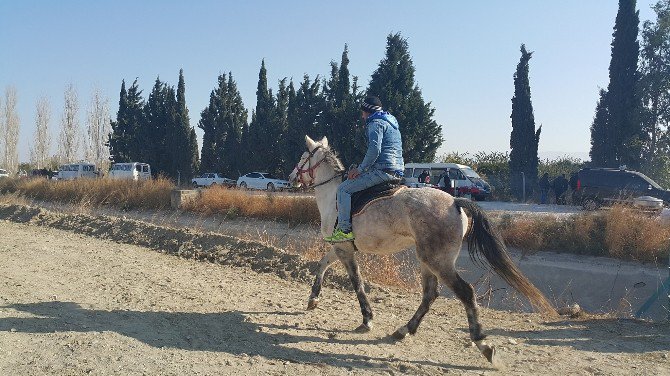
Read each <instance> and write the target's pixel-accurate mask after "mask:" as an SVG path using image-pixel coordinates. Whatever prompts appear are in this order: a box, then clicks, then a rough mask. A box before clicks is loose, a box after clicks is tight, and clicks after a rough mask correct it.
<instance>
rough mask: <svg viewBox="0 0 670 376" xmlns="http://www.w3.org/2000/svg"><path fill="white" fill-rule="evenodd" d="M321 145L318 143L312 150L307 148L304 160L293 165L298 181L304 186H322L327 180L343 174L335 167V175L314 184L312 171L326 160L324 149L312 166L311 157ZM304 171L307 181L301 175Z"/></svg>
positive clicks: (329, 180)
mask: <svg viewBox="0 0 670 376" xmlns="http://www.w3.org/2000/svg"><path fill="white" fill-rule="evenodd" d="M322 147H323V145H321V144H319V145H317V146H316V147H315V148H314V150H312V151H309V150H308V151H307V152H308V153H309V156H308V157H307V158H306V159H305V161H304V162H302V164H301V165H296V166H295V169H296V171H297V174H298V181H299V182H300V184H302V185H304V186H305V187H306V188H316V187H319V186H322V185H324V184H326V183H329V182H331V181H333V180H334V179H335V178H337V177H342V175H344V171H339V172H338V171H337V169H335V175H334V176H333V177H331V178H330V179H328V180H326V181H322V182H321V183H316V184H314V181H315V180H316V177H315V176H314V171H315V170H316V169H317V168H318V167H319V166H320V165H321V163H323V161H325V160H326V158H327V154H326V149H324V155H323V158H321V160H320V161H318V162H317V163H315V164H314V165H313V166H312V157H313V156H314V154H316V151H317V150H319V149H321V148H322ZM308 163H309V165H308V168H307V169H305V168H304V167H305V165H306V164H308ZM304 173H307V174H308V176H309V179H310V181H309V182H307V180H306V179H305V177H304V176H303V174H304Z"/></svg>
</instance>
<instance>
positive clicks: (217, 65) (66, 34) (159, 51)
mask: <svg viewBox="0 0 670 376" xmlns="http://www.w3.org/2000/svg"><path fill="white" fill-rule="evenodd" d="M655 2H656V1H655V0H638V2H637V7H638V9H639V11H640V21H641V22H640V24H642V22H643V21H644V20H649V19H652V20H653V19H654V13H653V11H652V10H651V8H650V7H651V5H652V4H654V3H655ZM617 8H618V2H617V1H615V0H589V1H584V0H564V1H551V2H550V1H537V0H515V1H512V2H510V1H492V0H487V1H477V2H470V1H458V2H457V1H447V0H441V1H440V0H436V1H406V0H405V1H396V0H387V1H374V0H370V1H367V2H360V1H349V0H340V1H337V2H335V1H329V2H326V1H293V0H284V1H253V0H249V1H216V0H203V1H198V0H191V1H188V2H187V1H170V0H163V1H151V0H147V1H127V0H116V1H103V0H100V1H90V0H81V1H74V0H60V1H49V0H43V1H37V0H0V56H2V58H0V93H2V96H1V97H0V98H1V99H0V102H4V92H5V88H6V87H8V86H10V85H11V86H14V87H15V88H16V89H17V93H18V104H17V111H18V115H19V118H20V122H21V129H20V140H19V160H20V161H22V162H24V161H28V160H29V150H30V146H31V143H32V139H33V138H34V136H33V135H34V132H35V104H36V102H37V100H38V99H39V98H40V97H47V98H48V99H49V101H50V103H51V112H52V116H51V123H50V126H51V131H52V138H53V140H54V145H52V147H53V151H54V152H55V150H56V146H55V140H57V139H58V137H57V135H58V132H59V127H60V122H61V116H62V113H63V96H64V92H65V88H66V86H67V85H68V84H70V83H71V84H73V85H74V87H75V89H76V90H77V92H78V98H79V108H80V111H79V117H80V123H81V125H82V127H83V126H84V124H85V118H86V111H87V109H88V107H89V105H90V102H91V97H92V92H93V91H94V90H99V91H100V92H101V93H102V95H103V97H105V98H107V99H108V100H109V107H110V116H111V117H112V118H115V117H116V111H117V110H118V101H119V91H120V87H121V81H122V80H124V79H125V80H126V83H128V84H130V83H132V81H133V80H134V79H136V78H137V79H138V83H139V86H140V88H141V89H143V91H144V97H145V99H146V98H147V97H148V94H149V92H150V91H151V88H152V86H153V83H154V81H155V79H156V78H157V77H160V79H161V80H162V81H165V82H168V83H169V84H171V85H174V86H176V85H177V80H178V75H179V69H183V70H184V77H185V81H186V102H187V106H188V109H189V112H190V119H191V125H192V126H194V127H196V131H197V132H198V135H199V137H202V131H201V130H200V129H197V123H198V120H199V118H200V112H201V111H202V110H203V109H204V108H205V107H206V106H207V104H208V101H209V94H210V92H211V91H212V90H213V89H214V87H215V86H216V84H217V77H218V75H219V74H221V73H227V72H232V75H233V78H234V79H235V80H236V81H237V85H238V88H239V90H240V93H241V94H242V98H243V100H244V103H245V106H246V107H247V108H248V109H249V113H251V109H252V108H254V107H255V105H256V96H255V95H256V94H255V92H256V85H257V83H258V71H259V69H260V65H261V60H262V59H265V64H266V67H267V70H268V75H267V77H268V84H269V86H270V87H271V88H273V89H274V90H273V91H276V88H277V86H278V81H279V80H281V79H282V78H284V77H288V78H289V79H291V78H292V79H293V80H294V82H296V83H297V82H300V81H302V77H303V75H304V74H308V75H309V76H310V77H311V78H312V79H313V78H314V77H316V76H317V75H319V76H320V77H327V76H328V75H329V74H330V65H329V64H330V62H331V61H336V62H338V63H339V62H340V58H341V55H342V51H343V49H344V45H345V44H347V45H348V48H349V59H350V64H349V70H350V72H351V74H352V75H355V76H358V77H359V84H360V86H362V87H367V85H368V83H369V81H370V77H371V75H372V73H373V72H374V70H375V69H376V68H377V66H378V65H379V62H380V61H381V60H382V59H383V58H384V53H385V48H386V37H387V36H388V35H389V34H390V33H396V32H399V33H401V35H402V36H403V37H404V38H406V39H407V41H408V44H409V50H410V54H411V56H412V60H413V63H414V67H415V69H416V73H415V82H416V84H417V85H418V86H419V88H420V89H421V91H422V93H423V98H424V100H425V101H427V102H431V104H432V106H433V107H434V108H435V120H436V121H437V122H438V123H439V124H441V125H442V132H443V136H444V140H445V142H444V144H443V145H442V146H441V147H440V149H439V150H438V155H443V154H445V153H449V152H459V153H470V154H474V153H476V152H479V151H484V152H491V151H502V152H505V151H508V150H509V136H510V132H511V120H510V114H511V111H512V107H511V98H512V96H513V94H514V81H513V75H514V71H515V69H516V65H517V63H518V62H519V58H520V56H521V53H520V46H521V44H522V43H524V44H525V45H526V48H527V49H528V50H529V51H533V52H534V53H533V56H532V59H531V60H530V73H529V78H530V86H531V98H532V103H533V109H534V113H535V121H536V125H537V126H540V125H542V134H541V137H540V144H539V154H540V157H541V158H555V157H558V156H564V155H569V156H575V157H580V158H582V159H587V157H588V151H589V147H590V132H589V127H590V125H591V123H592V121H593V115H594V112H595V106H596V102H597V100H598V91H599V88H606V87H607V84H608V80H609V78H608V67H609V62H610V54H611V45H610V44H611V41H612V32H613V27H614V20H615V17H616V13H617ZM401 130H402V124H401ZM316 136H320V135H316ZM407 162H410V161H407Z"/></svg>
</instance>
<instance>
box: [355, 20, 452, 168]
mask: <svg viewBox="0 0 670 376" xmlns="http://www.w3.org/2000/svg"><path fill="white" fill-rule="evenodd" d="M414 71H415V69H414V65H413V63H412V59H411V57H410V54H409V46H408V44H407V40H406V39H404V38H402V37H401V36H400V33H397V34H390V35H389V36H388V37H387V41H386V56H385V57H384V59H383V60H381V62H380V63H379V67H378V68H377V70H375V72H374V73H373V74H372V79H371V81H370V86H369V87H368V89H367V94H368V95H375V96H377V97H379V99H381V101H382V104H383V105H384V108H385V110H387V111H389V112H391V114H393V115H394V116H395V117H396V118H397V119H398V122H399V123H400V132H401V133H402V140H403V156H404V159H405V161H406V162H428V161H433V160H434V159H435V153H436V152H437V149H438V148H439V147H440V145H442V142H443V138H442V126H441V125H439V124H437V122H436V121H435V120H434V119H433V116H434V114H435V109H434V108H432V107H431V103H430V102H428V103H426V102H424V100H423V98H422V95H421V90H420V89H419V87H418V86H417V85H415V83H414Z"/></svg>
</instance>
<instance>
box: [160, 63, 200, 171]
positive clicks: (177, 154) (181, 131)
mask: <svg viewBox="0 0 670 376" xmlns="http://www.w3.org/2000/svg"><path fill="white" fill-rule="evenodd" d="M176 101H177V102H176V114H175V115H176V119H175V123H174V127H173V128H172V129H170V130H169V131H170V133H169V134H168V135H167V139H166V145H168V146H169V150H168V152H171V153H172V168H171V170H172V174H173V176H174V174H176V175H177V176H179V177H180V178H181V181H182V182H186V181H190V180H191V178H192V177H193V176H194V175H195V173H196V169H197V164H198V161H197V159H196V160H194V158H193V156H194V155H196V156H197V155H198V153H197V151H198V143H197V139H192V138H191V133H192V131H193V132H194V129H193V127H191V121H190V118H189V116H188V108H187V107H186V83H185V82H184V70H183V69H180V70H179V83H178V84H177V98H176ZM194 142H195V149H193V146H194Z"/></svg>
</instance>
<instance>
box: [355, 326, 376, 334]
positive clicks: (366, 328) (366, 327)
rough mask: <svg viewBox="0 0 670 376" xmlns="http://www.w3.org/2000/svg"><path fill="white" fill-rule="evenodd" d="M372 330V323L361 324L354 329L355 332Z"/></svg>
mask: <svg viewBox="0 0 670 376" xmlns="http://www.w3.org/2000/svg"><path fill="white" fill-rule="evenodd" d="M370 330H372V325H371V324H361V325H359V326H358V328H356V329H354V332H356V333H367V332H369V331H370Z"/></svg>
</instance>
